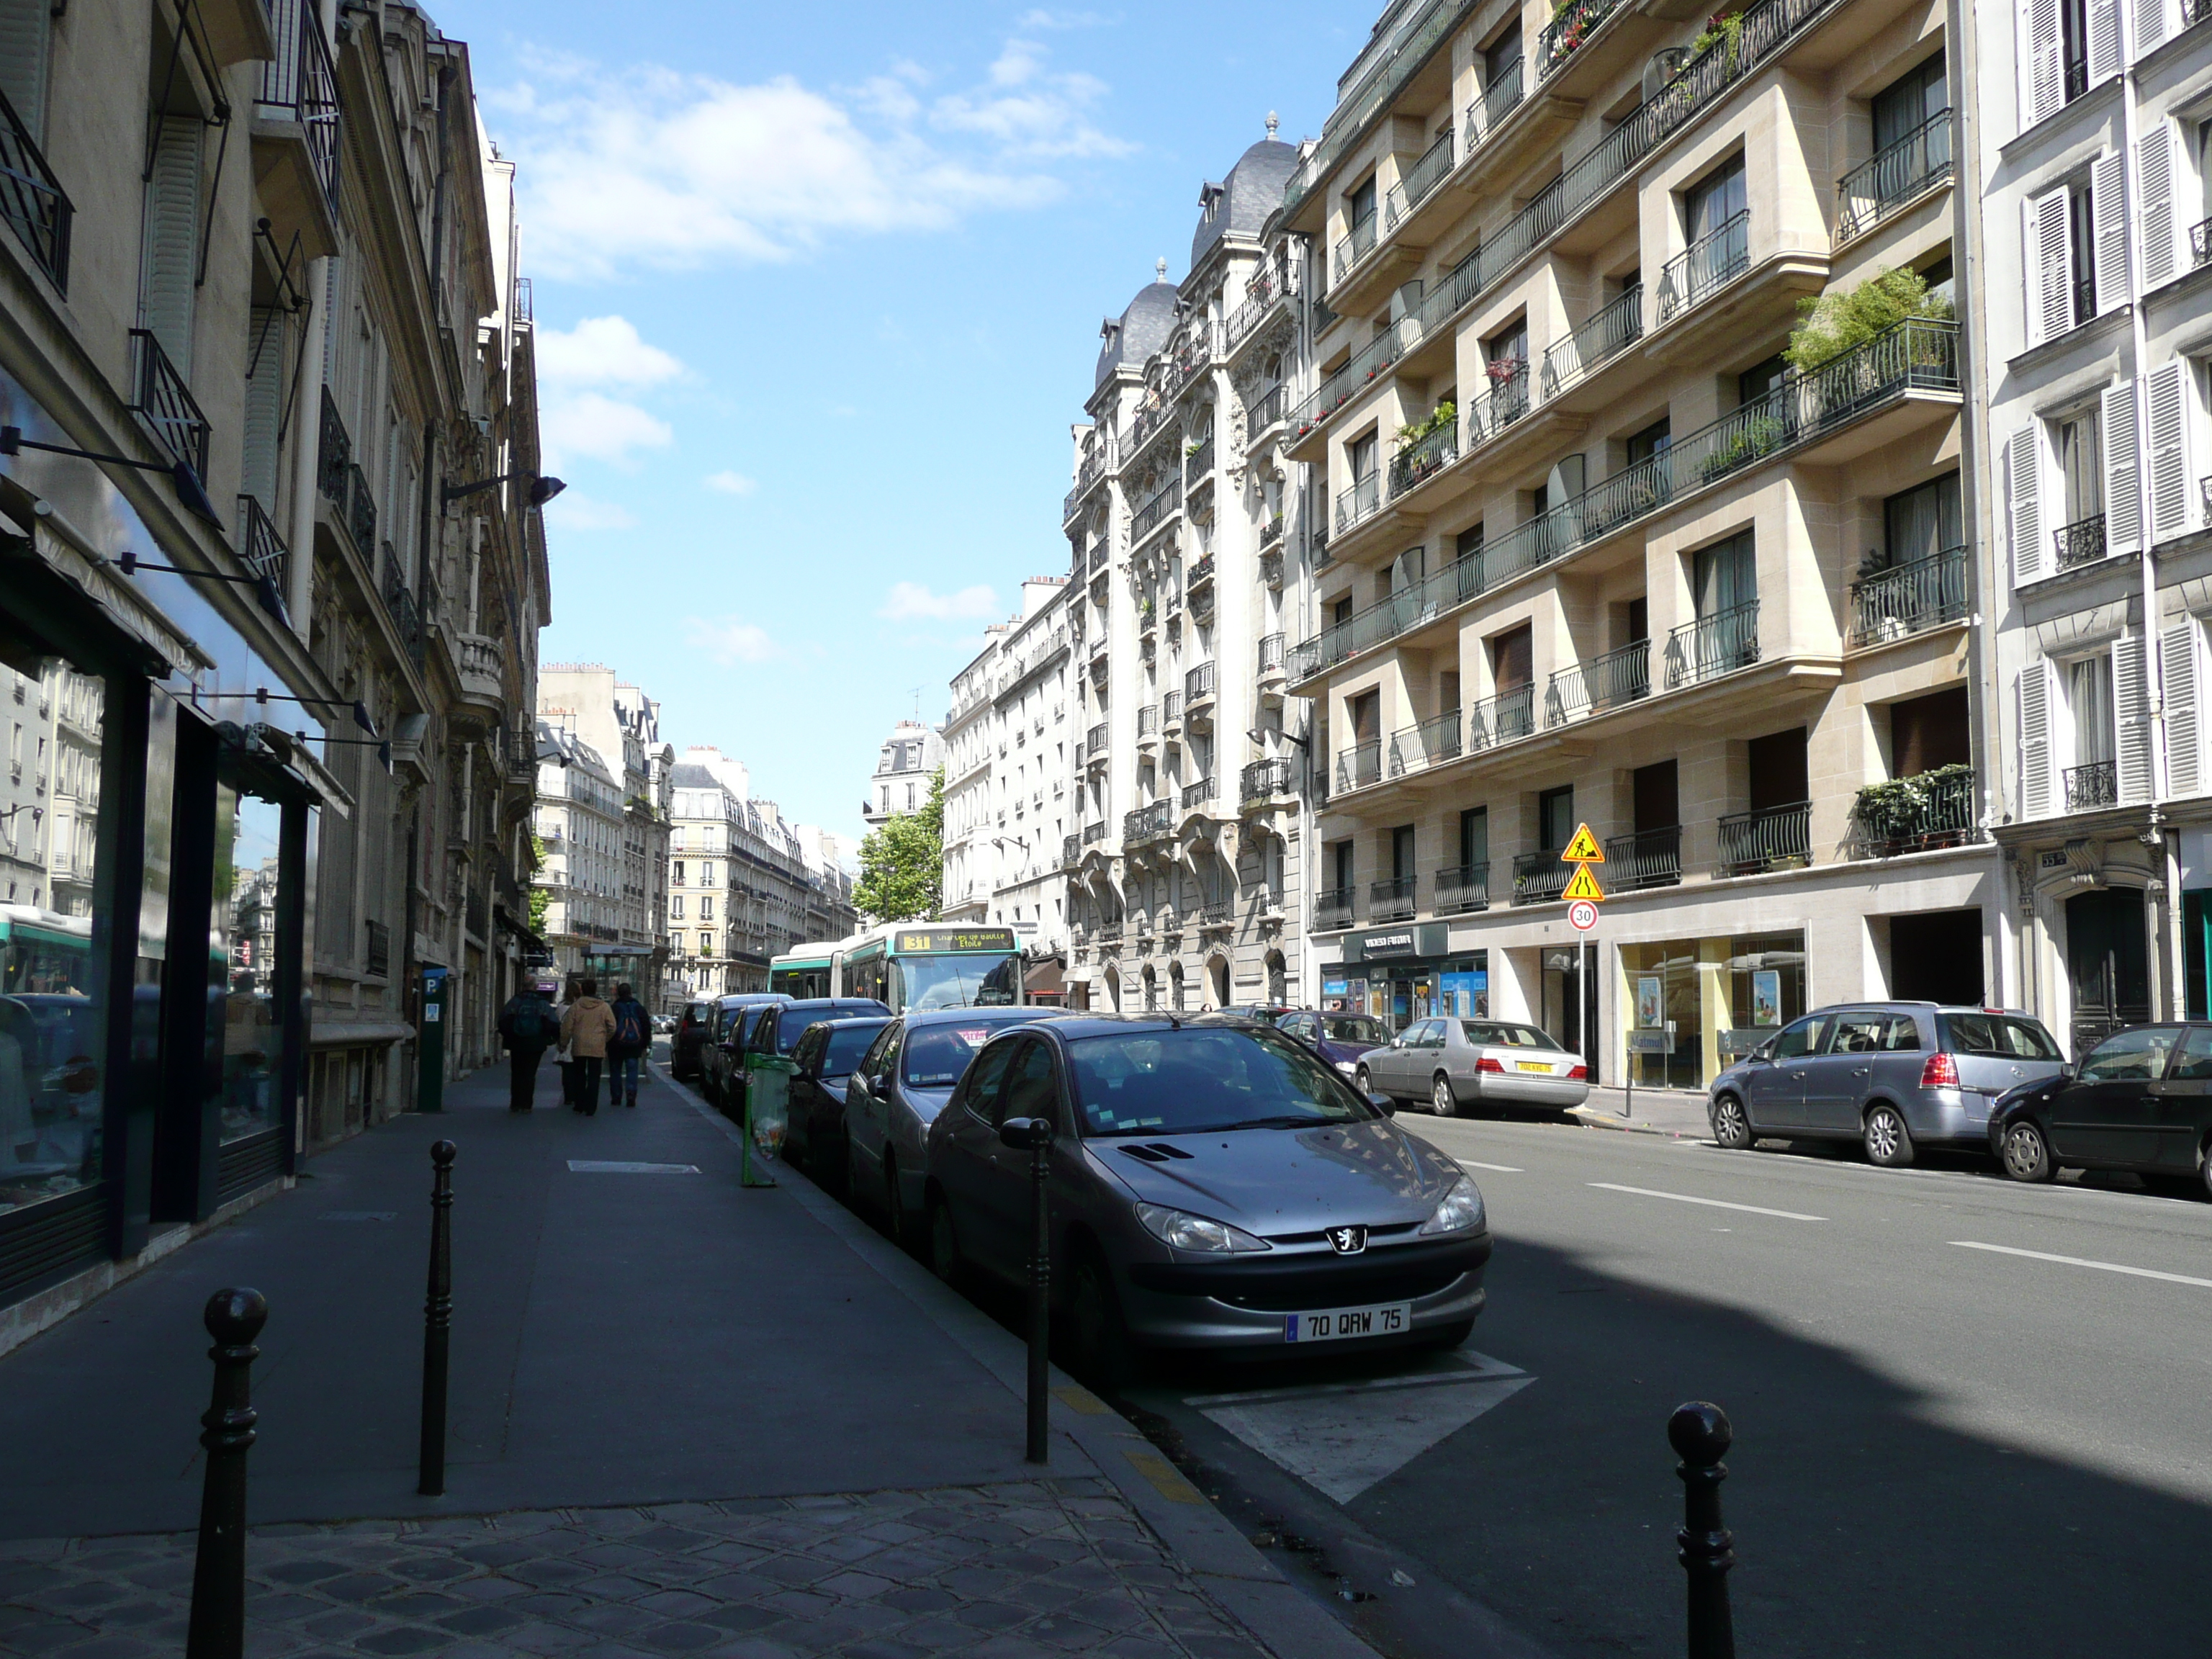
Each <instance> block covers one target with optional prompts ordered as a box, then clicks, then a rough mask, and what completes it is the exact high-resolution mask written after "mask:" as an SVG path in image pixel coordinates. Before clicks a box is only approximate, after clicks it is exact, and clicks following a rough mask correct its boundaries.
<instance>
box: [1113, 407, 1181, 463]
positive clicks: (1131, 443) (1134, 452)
mask: <svg viewBox="0 0 2212 1659" xmlns="http://www.w3.org/2000/svg"><path fill="white" fill-rule="evenodd" d="M1173 412H1174V410H1173V406H1172V405H1171V404H1170V403H1168V402H1167V401H1166V400H1165V399H1162V398H1155V399H1154V400H1152V402H1150V403H1146V404H1139V406H1138V409H1137V411H1136V413H1134V414H1133V415H1132V416H1129V435H1128V436H1127V438H1126V439H1124V440H1123V441H1122V443H1121V453H1122V454H1123V455H1124V456H1126V457H1127V458H1128V459H1131V460H1134V459H1136V458H1137V456H1138V455H1139V453H1141V452H1142V451H1143V449H1144V447H1145V446H1146V444H1148V443H1150V442H1151V441H1152V439H1154V438H1155V437H1157V436H1158V435H1159V434H1160V433H1161V432H1163V431H1164V430H1165V429H1166V428H1167V424H1168V416H1170V414H1172V413H1173Z"/></svg>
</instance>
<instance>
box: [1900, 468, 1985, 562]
mask: <svg viewBox="0 0 2212 1659" xmlns="http://www.w3.org/2000/svg"><path fill="white" fill-rule="evenodd" d="M1881 513H1882V530H1883V547H1882V556H1883V558H1884V560H1885V561H1886V562H1887V565H1889V566H1896V565H1900V564H1910V563H1911V562H1913V561H1914V560H1916V559H1925V558H1931V557H1933V556H1935V555H1936V554H1937V553H1940V552H1942V550H1944V549H1945V548H1948V547H1958V546H1960V545H1961V544H1963V543H1964V542H1965V540H1966V532H1965V531H1964V530H1963V529H1962V528H1961V527H1960V513H1959V475H1958V474H1957V473H1955V472H1947V473H1945V474H1944V475H1943V476H1942V477H1940V478H1930V479H1929V481H1928V482H1927V483H1924V484H1916V485H1914V486H1913V487H1912V488H1911V489H1905V490H1900V491H1899V492H1898V493H1897V494H1896V495H1892V496H1891V497H1890V498H1889V499H1888V500H1887V501H1884V502H1883V503H1882V504H1881Z"/></svg>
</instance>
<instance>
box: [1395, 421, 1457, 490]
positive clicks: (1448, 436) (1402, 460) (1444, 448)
mask: <svg viewBox="0 0 2212 1659" xmlns="http://www.w3.org/2000/svg"><path fill="white" fill-rule="evenodd" d="M1457 459H1459V422H1458V420H1457V419H1456V418H1454V419H1450V420H1447V421H1446V422H1444V423H1443V425H1442V426H1440V427H1438V428H1437V429H1436V430H1435V431H1433V432H1431V433H1430V434H1429V435H1427V436H1426V437H1423V438H1417V439H1415V440H1414V441H1413V442H1412V443H1409V444H1407V446H1406V447H1404V448H1403V449H1401V450H1400V451H1399V452H1398V453H1396V454H1395V455H1394V456H1392V457H1391V458H1390V494H1391V495H1392V496H1393V497H1395V496H1399V495H1404V494H1405V493H1406V492H1407V490H1409V489H1418V488H1419V486H1420V485H1421V484H1423V483H1425V482H1427V481H1428V480H1429V479H1430V478H1432V477H1435V476H1436V475H1437V473H1439V472H1441V471H1443V470H1444V469H1445V468H1446V467H1448V466H1449V465H1451V464H1452V463H1453V462H1454V461H1455V460H1457Z"/></svg>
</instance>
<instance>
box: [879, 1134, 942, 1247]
mask: <svg viewBox="0 0 2212 1659" xmlns="http://www.w3.org/2000/svg"><path fill="white" fill-rule="evenodd" d="M939 1207H940V1208H942V1207H943V1206H939ZM884 1226H885V1227H887V1228H889V1229H890V1236H891V1243H894V1244H896V1245H898V1246H900V1247H901V1248H904V1247H905V1246H906V1245H907V1244H908V1243H909V1242H911V1240H912V1237H913V1234H914V1220H913V1218H912V1217H910V1216H908V1214H907V1212H906V1195H905V1194H904V1193H902V1192H901V1191H900V1189H899V1175H898V1160H897V1159H896V1158H893V1157H892V1156H891V1152H890V1147H888V1146H886V1147H884ZM934 1248H935V1241H934V1238H933V1240H932V1249H934Z"/></svg>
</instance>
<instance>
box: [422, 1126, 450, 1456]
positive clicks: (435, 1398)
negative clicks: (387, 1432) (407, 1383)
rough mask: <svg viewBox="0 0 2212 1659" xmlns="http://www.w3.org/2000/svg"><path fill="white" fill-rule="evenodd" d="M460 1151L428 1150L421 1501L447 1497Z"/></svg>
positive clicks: (444, 1145)
mask: <svg viewBox="0 0 2212 1659" xmlns="http://www.w3.org/2000/svg"><path fill="white" fill-rule="evenodd" d="M459 1151H460V1148H459V1147H458V1146H454V1145H453V1142H452V1141H450V1140H441V1141H439V1142H437V1143H436V1144H435V1146H432V1147H431V1148H430V1162H431V1163H432V1164H434V1165H435V1166H436V1169H437V1176H436V1177H435V1180H434V1182H432V1185H431V1188H430V1288H429V1293H428V1296H426V1297H424V1298H423V1302H422V1453H421V1456H420V1459H419V1463H420V1475H421V1478H420V1479H419V1480H416V1483H415V1490H416V1492H420V1493H421V1494H422V1496H423V1497H425V1498H442V1497H444V1496H445V1495H446V1364H447V1354H448V1351H449V1348H450V1346H451V1342H452V1338H453V1158H454V1157H455V1156H456V1155H457V1154H458V1153H459Z"/></svg>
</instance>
